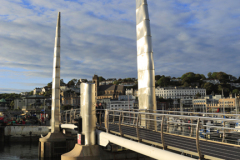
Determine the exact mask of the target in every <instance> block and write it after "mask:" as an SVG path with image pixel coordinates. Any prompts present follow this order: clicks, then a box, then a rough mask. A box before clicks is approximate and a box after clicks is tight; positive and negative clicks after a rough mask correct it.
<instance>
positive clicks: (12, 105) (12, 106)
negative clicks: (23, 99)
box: [10, 101, 14, 109]
mask: <svg viewBox="0 0 240 160" xmlns="http://www.w3.org/2000/svg"><path fill="white" fill-rule="evenodd" d="M10 107H11V109H13V108H14V101H11V103H10Z"/></svg>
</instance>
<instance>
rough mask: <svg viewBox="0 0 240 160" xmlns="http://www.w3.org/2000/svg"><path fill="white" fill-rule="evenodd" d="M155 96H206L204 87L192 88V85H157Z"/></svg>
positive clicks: (185, 97)
mask: <svg viewBox="0 0 240 160" xmlns="http://www.w3.org/2000/svg"><path fill="white" fill-rule="evenodd" d="M155 93H156V96H157V97H159V98H160V97H162V98H163V99H169V98H171V99H181V98H184V99H188V98H187V97H189V98H190V97H192V96H195V95H196V94H200V95H201V96H206V89H204V88H198V87H196V88H193V87H157V88H156V90H155Z"/></svg>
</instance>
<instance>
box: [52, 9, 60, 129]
mask: <svg viewBox="0 0 240 160" xmlns="http://www.w3.org/2000/svg"><path fill="white" fill-rule="evenodd" d="M51 115H52V116H51V117H52V118H51V132H52V133H57V132H59V131H60V130H59V124H60V12H58V18H57V26H56V36H55V46H54V58H53V80H52V114H51Z"/></svg>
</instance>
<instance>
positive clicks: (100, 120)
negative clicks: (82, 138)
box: [98, 111, 102, 128]
mask: <svg viewBox="0 0 240 160" xmlns="http://www.w3.org/2000/svg"><path fill="white" fill-rule="evenodd" d="M99 113H100V114H99V115H98V116H99V117H98V118H99V128H101V126H102V111H100V112H99Z"/></svg>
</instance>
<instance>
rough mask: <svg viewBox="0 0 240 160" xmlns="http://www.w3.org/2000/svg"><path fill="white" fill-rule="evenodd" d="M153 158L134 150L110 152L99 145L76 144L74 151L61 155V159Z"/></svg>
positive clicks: (110, 159)
mask: <svg viewBox="0 0 240 160" xmlns="http://www.w3.org/2000/svg"><path fill="white" fill-rule="evenodd" d="M122 159H125V160H128V159H129V160H153V159H152V158H149V157H146V156H144V155H141V154H138V153H135V152H133V151H122V152H108V151H105V150H104V149H103V147H101V146H98V145H93V146H82V145H79V144H75V147H74V149H73V150H72V151H70V152H68V153H65V154H63V155H62V156H61V160H122Z"/></svg>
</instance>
